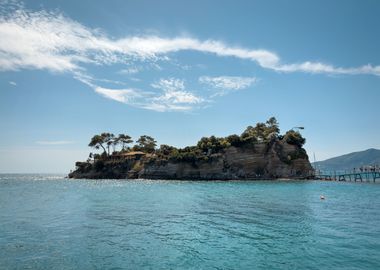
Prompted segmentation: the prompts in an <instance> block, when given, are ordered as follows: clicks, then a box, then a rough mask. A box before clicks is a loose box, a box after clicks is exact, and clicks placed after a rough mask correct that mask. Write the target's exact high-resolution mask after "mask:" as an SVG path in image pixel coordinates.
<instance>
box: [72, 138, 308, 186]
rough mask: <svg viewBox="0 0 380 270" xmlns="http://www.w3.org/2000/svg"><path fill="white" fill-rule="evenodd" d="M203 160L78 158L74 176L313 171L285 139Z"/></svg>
mask: <svg viewBox="0 0 380 270" xmlns="http://www.w3.org/2000/svg"><path fill="white" fill-rule="evenodd" d="M205 156H206V158H202V159H199V160H192V161H186V160H180V161H178V160H172V159H170V158H169V159H165V158H160V157H158V156H157V155H154V154H152V155H146V156H143V157H141V158H140V157H139V158H138V159H123V158H121V159H120V158H119V159H112V158H108V159H107V160H97V161H95V162H93V163H87V162H78V163H77V169H76V170H75V171H74V172H72V173H70V174H69V177H70V178H90V179H110V178H117V179H139V178H144V179H181V180H185V179H188V180H228V179H278V178H293V179H302V178H308V177H311V176H312V175H313V168H312V167H311V165H310V162H309V160H308V156H307V155H306V152H305V150H304V149H303V148H301V147H300V146H297V145H294V144H289V143H288V142H286V141H284V140H275V141H272V142H271V143H256V144H254V145H248V146H247V145H242V146H229V147H226V148H225V149H223V150H221V151H219V152H218V153H213V154H205Z"/></svg>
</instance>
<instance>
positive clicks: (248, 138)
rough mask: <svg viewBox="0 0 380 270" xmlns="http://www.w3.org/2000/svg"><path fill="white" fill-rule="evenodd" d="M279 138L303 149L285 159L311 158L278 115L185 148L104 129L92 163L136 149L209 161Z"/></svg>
mask: <svg viewBox="0 0 380 270" xmlns="http://www.w3.org/2000/svg"><path fill="white" fill-rule="evenodd" d="M276 141H285V142H287V143H288V144H291V145H296V146H298V147H299V149H300V150H299V151H297V152H295V153H293V154H292V155H291V156H286V157H282V160H283V161H284V162H289V160H292V159H296V158H303V157H307V155H306V152H305V150H304V149H302V146H303V145H304V143H305V138H303V137H302V135H301V134H300V133H299V132H298V131H295V130H293V129H291V130H289V131H287V132H286V133H285V134H284V135H281V134H280V128H279V123H278V122H277V120H276V118H275V117H271V118H270V119H268V120H267V121H266V122H265V123H257V124H256V126H248V127H247V128H246V129H245V130H244V132H243V133H242V134H241V135H237V134H233V135H229V136H227V137H216V136H210V137H203V138H201V139H200V140H199V141H198V142H197V144H196V145H195V146H187V147H184V148H177V147H174V146H170V145H166V144H162V145H160V146H159V147H157V142H156V140H155V139H154V138H153V137H151V136H148V135H142V136H140V137H139V138H138V139H137V140H136V143H135V144H134V145H132V143H133V142H134V141H133V140H132V138H131V136H129V135H127V134H119V135H118V136H115V135H114V134H112V133H107V132H104V133H101V134H99V135H94V136H93V137H92V138H91V141H90V143H89V146H90V147H93V148H95V149H101V150H102V152H101V153H100V154H99V153H97V154H92V153H90V155H89V159H88V162H90V161H92V160H93V161H95V162H96V161H99V162H102V161H107V160H114V158H115V157H118V156H120V155H122V154H126V153H131V154H132V153H136V152H143V153H145V154H147V155H149V159H150V160H151V161H154V160H160V161H169V160H170V161H174V162H180V161H186V162H196V161H202V160H203V161H207V160H209V159H210V158H212V157H213V156H215V155H218V153H221V152H223V151H224V150H225V149H226V148H228V147H230V146H234V147H251V148H254V147H255V145H257V144H266V145H267V146H268V149H269V147H270V146H271V145H273V143H274V142H276ZM111 149H112V151H111ZM77 165H78V164H77Z"/></svg>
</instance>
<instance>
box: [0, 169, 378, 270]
mask: <svg viewBox="0 0 380 270" xmlns="http://www.w3.org/2000/svg"><path fill="white" fill-rule="evenodd" d="M321 196H323V197H324V199H321ZM0 269H318V270H321V269H345V270H348V269H380V182H379V183H373V182H372V183H367V182H363V183H362V182H356V183H354V182H327V181H285V180H283V181H207V182H205V181H173V180H171V181H161V180H160V181H158V180H71V179H66V178H64V175H47V174H2V175H0Z"/></svg>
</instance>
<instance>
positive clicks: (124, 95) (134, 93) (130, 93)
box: [94, 86, 144, 104]
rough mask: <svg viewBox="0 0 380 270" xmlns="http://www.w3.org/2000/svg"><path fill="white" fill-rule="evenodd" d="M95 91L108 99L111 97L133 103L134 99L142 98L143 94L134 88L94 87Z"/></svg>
mask: <svg viewBox="0 0 380 270" xmlns="http://www.w3.org/2000/svg"><path fill="white" fill-rule="evenodd" d="M94 90H95V92H96V93H98V94H100V95H102V96H104V97H106V98H109V99H113V100H116V101H119V102H122V103H126V104H129V103H133V102H134V100H136V99H140V98H143V97H144V95H143V94H141V92H139V91H138V90H135V89H107V88H103V87H99V86H97V87H95V89H94Z"/></svg>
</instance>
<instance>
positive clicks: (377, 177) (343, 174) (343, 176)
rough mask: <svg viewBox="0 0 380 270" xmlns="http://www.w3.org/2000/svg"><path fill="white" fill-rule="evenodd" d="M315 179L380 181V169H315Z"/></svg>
mask: <svg viewBox="0 0 380 270" xmlns="http://www.w3.org/2000/svg"><path fill="white" fill-rule="evenodd" d="M315 179H317V180H328V181H355V182H356V181H360V182H363V181H367V182H371V181H373V182H376V181H380V170H369V171H328V172H326V171H316V173H315Z"/></svg>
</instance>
